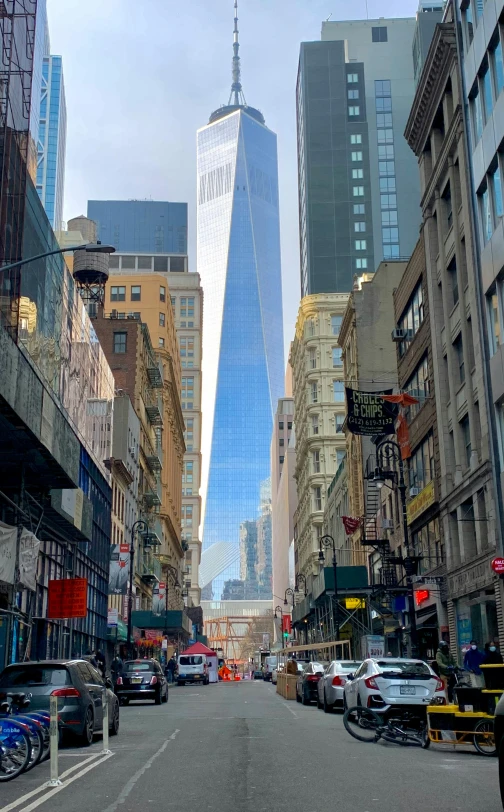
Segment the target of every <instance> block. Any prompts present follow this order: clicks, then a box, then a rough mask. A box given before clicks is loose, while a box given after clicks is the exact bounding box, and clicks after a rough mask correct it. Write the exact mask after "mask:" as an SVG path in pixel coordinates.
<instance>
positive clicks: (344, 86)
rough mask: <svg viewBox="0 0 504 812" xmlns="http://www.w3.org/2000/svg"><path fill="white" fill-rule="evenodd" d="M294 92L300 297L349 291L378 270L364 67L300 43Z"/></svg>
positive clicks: (339, 49)
mask: <svg viewBox="0 0 504 812" xmlns="http://www.w3.org/2000/svg"><path fill="white" fill-rule="evenodd" d="M296 95H297V129H298V171H299V234H300V251H301V293H302V296H307V295H308V294H310V293H332V292H340V291H350V290H351V289H352V282H353V277H354V274H355V273H356V272H358V271H365V270H374V250H373V229H372V216H371V178H370V171H369V142H368V125H367V116H366V99H365V92H364V66H363V64H362V63H361V62H352V63H351V64H350V63H347V62H346V60H345V43H344V42H342V41H335V42H303V43H301V53H300V58H299V71H298V81H297V94H296Z"/></svg>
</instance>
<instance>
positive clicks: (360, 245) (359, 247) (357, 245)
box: [355, 240, 367, 251]
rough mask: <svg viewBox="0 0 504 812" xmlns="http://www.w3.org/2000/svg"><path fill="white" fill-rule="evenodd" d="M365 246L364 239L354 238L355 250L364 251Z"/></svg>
mask: <svg viewBox="0 0 504 812" xmlns="http://www.w3.org/2000/svg"><path fill="white" fill-rule="evenodd" d="M366 246H367V242H366V240H355V250H356V251H365V250H366Z"/></svg>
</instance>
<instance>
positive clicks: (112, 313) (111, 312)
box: [110, 310, 117, 319]
mask: <svg viewBox="0 0 504 812" xmlns="http://www.w3.org/2000/svg"><path fill="white" fill-rule="evenodd" d="M110 318H111V319H116V318H117V310H111V311H110Z"/></svg>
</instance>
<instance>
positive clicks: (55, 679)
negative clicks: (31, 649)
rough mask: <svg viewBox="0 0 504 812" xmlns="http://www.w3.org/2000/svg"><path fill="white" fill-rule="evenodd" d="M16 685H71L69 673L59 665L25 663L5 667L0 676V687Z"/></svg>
mask: <svg viewBox="0 0 504 812" xmlns="http://www.w3.org/2000/svg"><path fill="white" fill-rule="evenodd" d="M17 685H24V686H28V685H29V686H32V687H35V686H44V685H71V680H70V674H69V673H68V671H67V670H66V668H62V667H61V666H56V667H51V666H40V665H27V666H16V667H15V668H7V670H6V671H4V672H3V674H2V675H1V676H0V688H14V687H15V686H17Z"/></svg>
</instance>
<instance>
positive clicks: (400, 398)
mask: <svg viewBox="0 0 504 812" xmlns="http://www.w3.org/2000/svg"><path fill="white" fill-rule="evenodd" d="M380 397H381V398H383V400H386V401H388V403H399V404H400V405H401V406H413V404H414V403H420V401H419V400H418V399H417V398H414V397H413V395H408V393H407V392H402V393H401V394H400V395H380Z"/></svg>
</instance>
